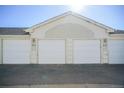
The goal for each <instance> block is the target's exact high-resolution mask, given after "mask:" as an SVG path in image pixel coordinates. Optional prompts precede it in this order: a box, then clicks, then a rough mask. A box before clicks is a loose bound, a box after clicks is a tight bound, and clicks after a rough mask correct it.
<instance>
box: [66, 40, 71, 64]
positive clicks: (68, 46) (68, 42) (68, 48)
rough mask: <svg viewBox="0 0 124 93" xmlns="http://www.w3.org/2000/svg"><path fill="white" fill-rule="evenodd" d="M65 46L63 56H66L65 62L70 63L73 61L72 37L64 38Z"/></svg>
mask: <svg viewBox="0 0 124 93" xmlns="http://www.w3.org/2000/svg"><path fill="white" fill-rule="evenodd" d="M65 45H66V46H65V47H66V50H65V52H66V54H65V56H66V57H65V58H66V64H72V63H73V61H72V60H73V55H72V51H73V50H72V47H73V46H72V39H69V38H67V39H66V44H65Z"/></svg>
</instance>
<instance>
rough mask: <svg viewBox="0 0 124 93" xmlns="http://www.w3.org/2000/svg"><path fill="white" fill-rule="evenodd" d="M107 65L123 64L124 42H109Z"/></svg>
mask: <svg viewBox="0 0 124 93" xmlns="http://www.w3.org/2000/svg"><path fill="white" fill-rule="evenodd" d="M108 49H109V63H110V64H124V40H109V42H108Z"/></svg>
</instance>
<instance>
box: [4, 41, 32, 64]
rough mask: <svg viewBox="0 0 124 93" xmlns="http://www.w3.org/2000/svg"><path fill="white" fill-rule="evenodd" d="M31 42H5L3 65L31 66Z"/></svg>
mask: <svg viewBox="0 0 124 93" xmlns="http://www.w3.org/2000/svg"><path fill="white" fill-rule="evenodd" d="M29 58H30V41H29V40H3V64H29V62H30V61H29Z"/></svg>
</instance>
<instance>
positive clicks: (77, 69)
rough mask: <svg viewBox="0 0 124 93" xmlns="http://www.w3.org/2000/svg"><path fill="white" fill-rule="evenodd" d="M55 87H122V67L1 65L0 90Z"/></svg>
mask: <svg viewBox="0 0 124 93" xmlns="http://www.w3.org/2000/svg"><path fill="white" fill-rule="evenodd" d="M57 84H58V85H71V86H72V87H76V86H75V85H85V86H82V87H86V85H87V87H88V85H90V87H93V85H97V86H96V87H98V85H100V84H102V85H104V87H107V86H105V85H106V84H108V85H115V86H114V87H118V86H116V85H120V86H121V87H124V65H122V64H120V65H109V64H104V65H103V64H78V65H76V64H75V65H74V64H65V65H48V64H47V65H45V64H36V65H33V64H30V65H21V64H20V65H0V87H3V86H4V87H9V86H25V87H26V86H29V85H30V86H32V87H33V86H34V87H38V86H37V85H55V86H56V87H57ZM74 84H75V85H74ZM42 87H43V86H42ZM65 87H66V86H65ZM80 87H81V86H80ZM99 87H100V86H99Z"/></svg>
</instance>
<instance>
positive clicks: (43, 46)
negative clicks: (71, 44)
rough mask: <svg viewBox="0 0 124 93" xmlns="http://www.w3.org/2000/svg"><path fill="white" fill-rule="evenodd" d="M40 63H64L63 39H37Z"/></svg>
mask: <svg viewBox="0 0 124 93" xmlns="http://www.w3.org/2000/svg"><path fill="white" fill-rule="evenodd" d="M38 47H39V48H38V52H39V55H38V57H39V63H40V64H65V41H64V40H39V44H38Z"/></svg>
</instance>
